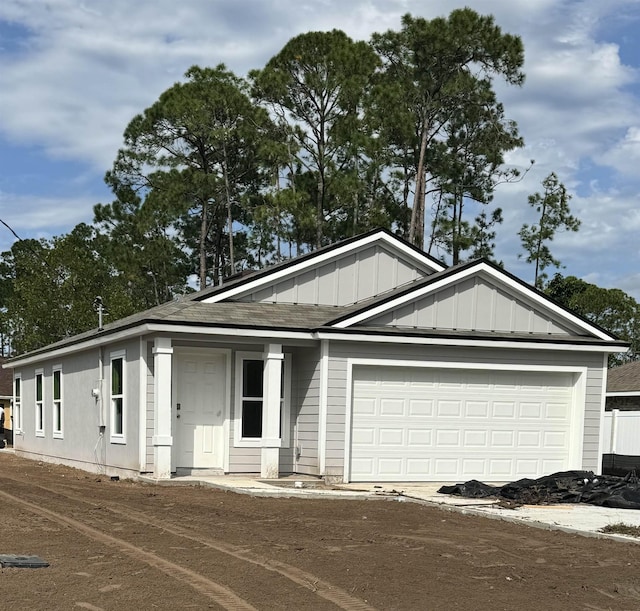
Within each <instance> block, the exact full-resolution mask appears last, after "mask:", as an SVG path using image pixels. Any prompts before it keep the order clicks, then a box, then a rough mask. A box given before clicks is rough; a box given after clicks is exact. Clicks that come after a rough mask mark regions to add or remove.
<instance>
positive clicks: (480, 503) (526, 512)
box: [141, 475, 640, 543]
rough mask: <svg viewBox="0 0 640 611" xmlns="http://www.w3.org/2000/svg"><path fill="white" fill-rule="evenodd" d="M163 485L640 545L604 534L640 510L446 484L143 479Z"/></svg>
mask: <svg viewBox="0 0 640 611" xmlns="http://www.w3.org/2000/svg"><path fill="white" fill-rule="evenodd" d="M141 479H142V480H143V481H146V482H148V483H155V484H160V485H169V486H171V485H201V486H210V487H212V488H217V489H219V490H228V491H230V492H236V493H238V494H248V495H251V496H262V497H267V496H268V497H303V498H316V499H317V498H325V499H356V500H379V499H384V500H392V501H397V502H414V503H423V504H426V505H431V506H437V507H439V508H441V509H444V510H449V511H457V512H460V513H466V514H470V515H478V516H484V517H487V518H492V519H497V520H506V521H509V522H516V523H519V524H526V525H528V526H533V527H536V528H544V529H548V530H561V531H564V532H568V533H575V534H580V535H584V536H590V537H601V538H610V539H616V540H619V541H626V542H632V543H640V538H636V537H631V536H626V535H618V534H606V533H602V532H600V529H602V528H603V527H605V526H609V525H612V524H620V523H623V524H625V525H627V526H637V527H639V528H640V510H634V509H612V508H607V507H596V506H593V505H586V504H565V505H524V506H522V507H517V508H515V509H510V508H507V507H505V506H503V505H501V504H500V503H499V502H498V501H496V500H495V499H466V498H461V497H459V496H452V495H446V494H439V493H438V489H439V488H440V486H442V485H443V484H442V483H425V484H406V483H397V484H394V483H384V484H335V485H327V484H325V483H324V482H322V481H321V480H317V479H315V478H306V477H302V476H294V477H291V478H281V479H279V480H261V479H257V478H252V477H235V476H228V475H224V476H223V475H220V476H181V477H174V478H172V479H171V480H168V481H158V480H154V479H153V478H141Z"/></svg>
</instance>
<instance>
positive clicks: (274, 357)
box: [260, 344, 284, 479]
mask: <svg viewBox="0 0 640 611" xmlns="http://www.w3.org/2000/svg"><path fill="white" fill-rule="evenodd" d="M265 349H266V350H265V353H264V355H263V358H264V374H263V375H264V378H263V396H262V457H261V461H260V477H264V478H269V479H272V478H276V477H278V475H279V472H280V446H281V445H282V444H281V441H280V389H281V387H282V361H283V360H284V354H283V353H282V344H268V345H266V346H265Z"/></svg>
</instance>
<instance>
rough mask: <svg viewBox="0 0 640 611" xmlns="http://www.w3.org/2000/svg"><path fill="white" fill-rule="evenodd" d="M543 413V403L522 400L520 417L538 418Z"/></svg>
mask: <svg viewBox="0 0 640 611" xmlns="http://www.w3.org/2000/svg"><path fill="white" fill-rule="evenodd" d="M541 415H542V403H540V402H536V403H531V402H526V403H525V402H521V403H520V409H519V412H518V417H519V418H533V419H538V418H540V416H541Z"/></svg>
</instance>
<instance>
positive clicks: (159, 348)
mask: <svg viewBox="0 0 640 611" xmlns="http://www.w3.org/2000/svg"><path fill="white" fill-rule="evenodd" d="M172 354H173V348H172V347H171V339H170V338H166V337H156V339H155V342H154V344H153V475H154V477H155V478H157V479H169V478H170V477H171V446H172V444H173V438H172V437H171V356H172Z"/></svg>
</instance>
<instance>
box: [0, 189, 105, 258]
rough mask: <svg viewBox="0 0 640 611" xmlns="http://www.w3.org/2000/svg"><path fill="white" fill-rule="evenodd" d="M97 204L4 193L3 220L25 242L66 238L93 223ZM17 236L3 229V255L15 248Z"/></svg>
mask: <svg viewBox="0 0 640 611" xmlns="http://www.w3.org/2000/svg"><path fill="white" fill-rule="evenodd" d="M93 203H94V202H93V201H92V200H90V199H88V198H66V197H65V198H62V197H60V198H53V197H34V196H31V195H17V194H14V193H3V192H0V210H1V211H2V220H3V221H4V222H5V223H6V224H7V225H9V227H10V228H11V229H12V230H13V231H14V232H15V233H16V234H17V235H18V236H20V238H22V239H28V238H35V239H40V238H51V237H53V236H56V235H62V234H63V233H66V232H68V231H69V230H70V228H72V227H74V226H75V225H77V224H78V223H81V222H89V221H90V220H91V219H90V217H91V216H92V214H91V210H92V206H93ZM88 217H89V218H88ZM14 241H15V236H14V235H13V234H12V233H11V231H10V230H9V229H7V228H6V227H5V226H4V225H2V226H0V252H4V251H6V250H8V249H9V248H11V245H12V244H13V242H14Z"/></svg>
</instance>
